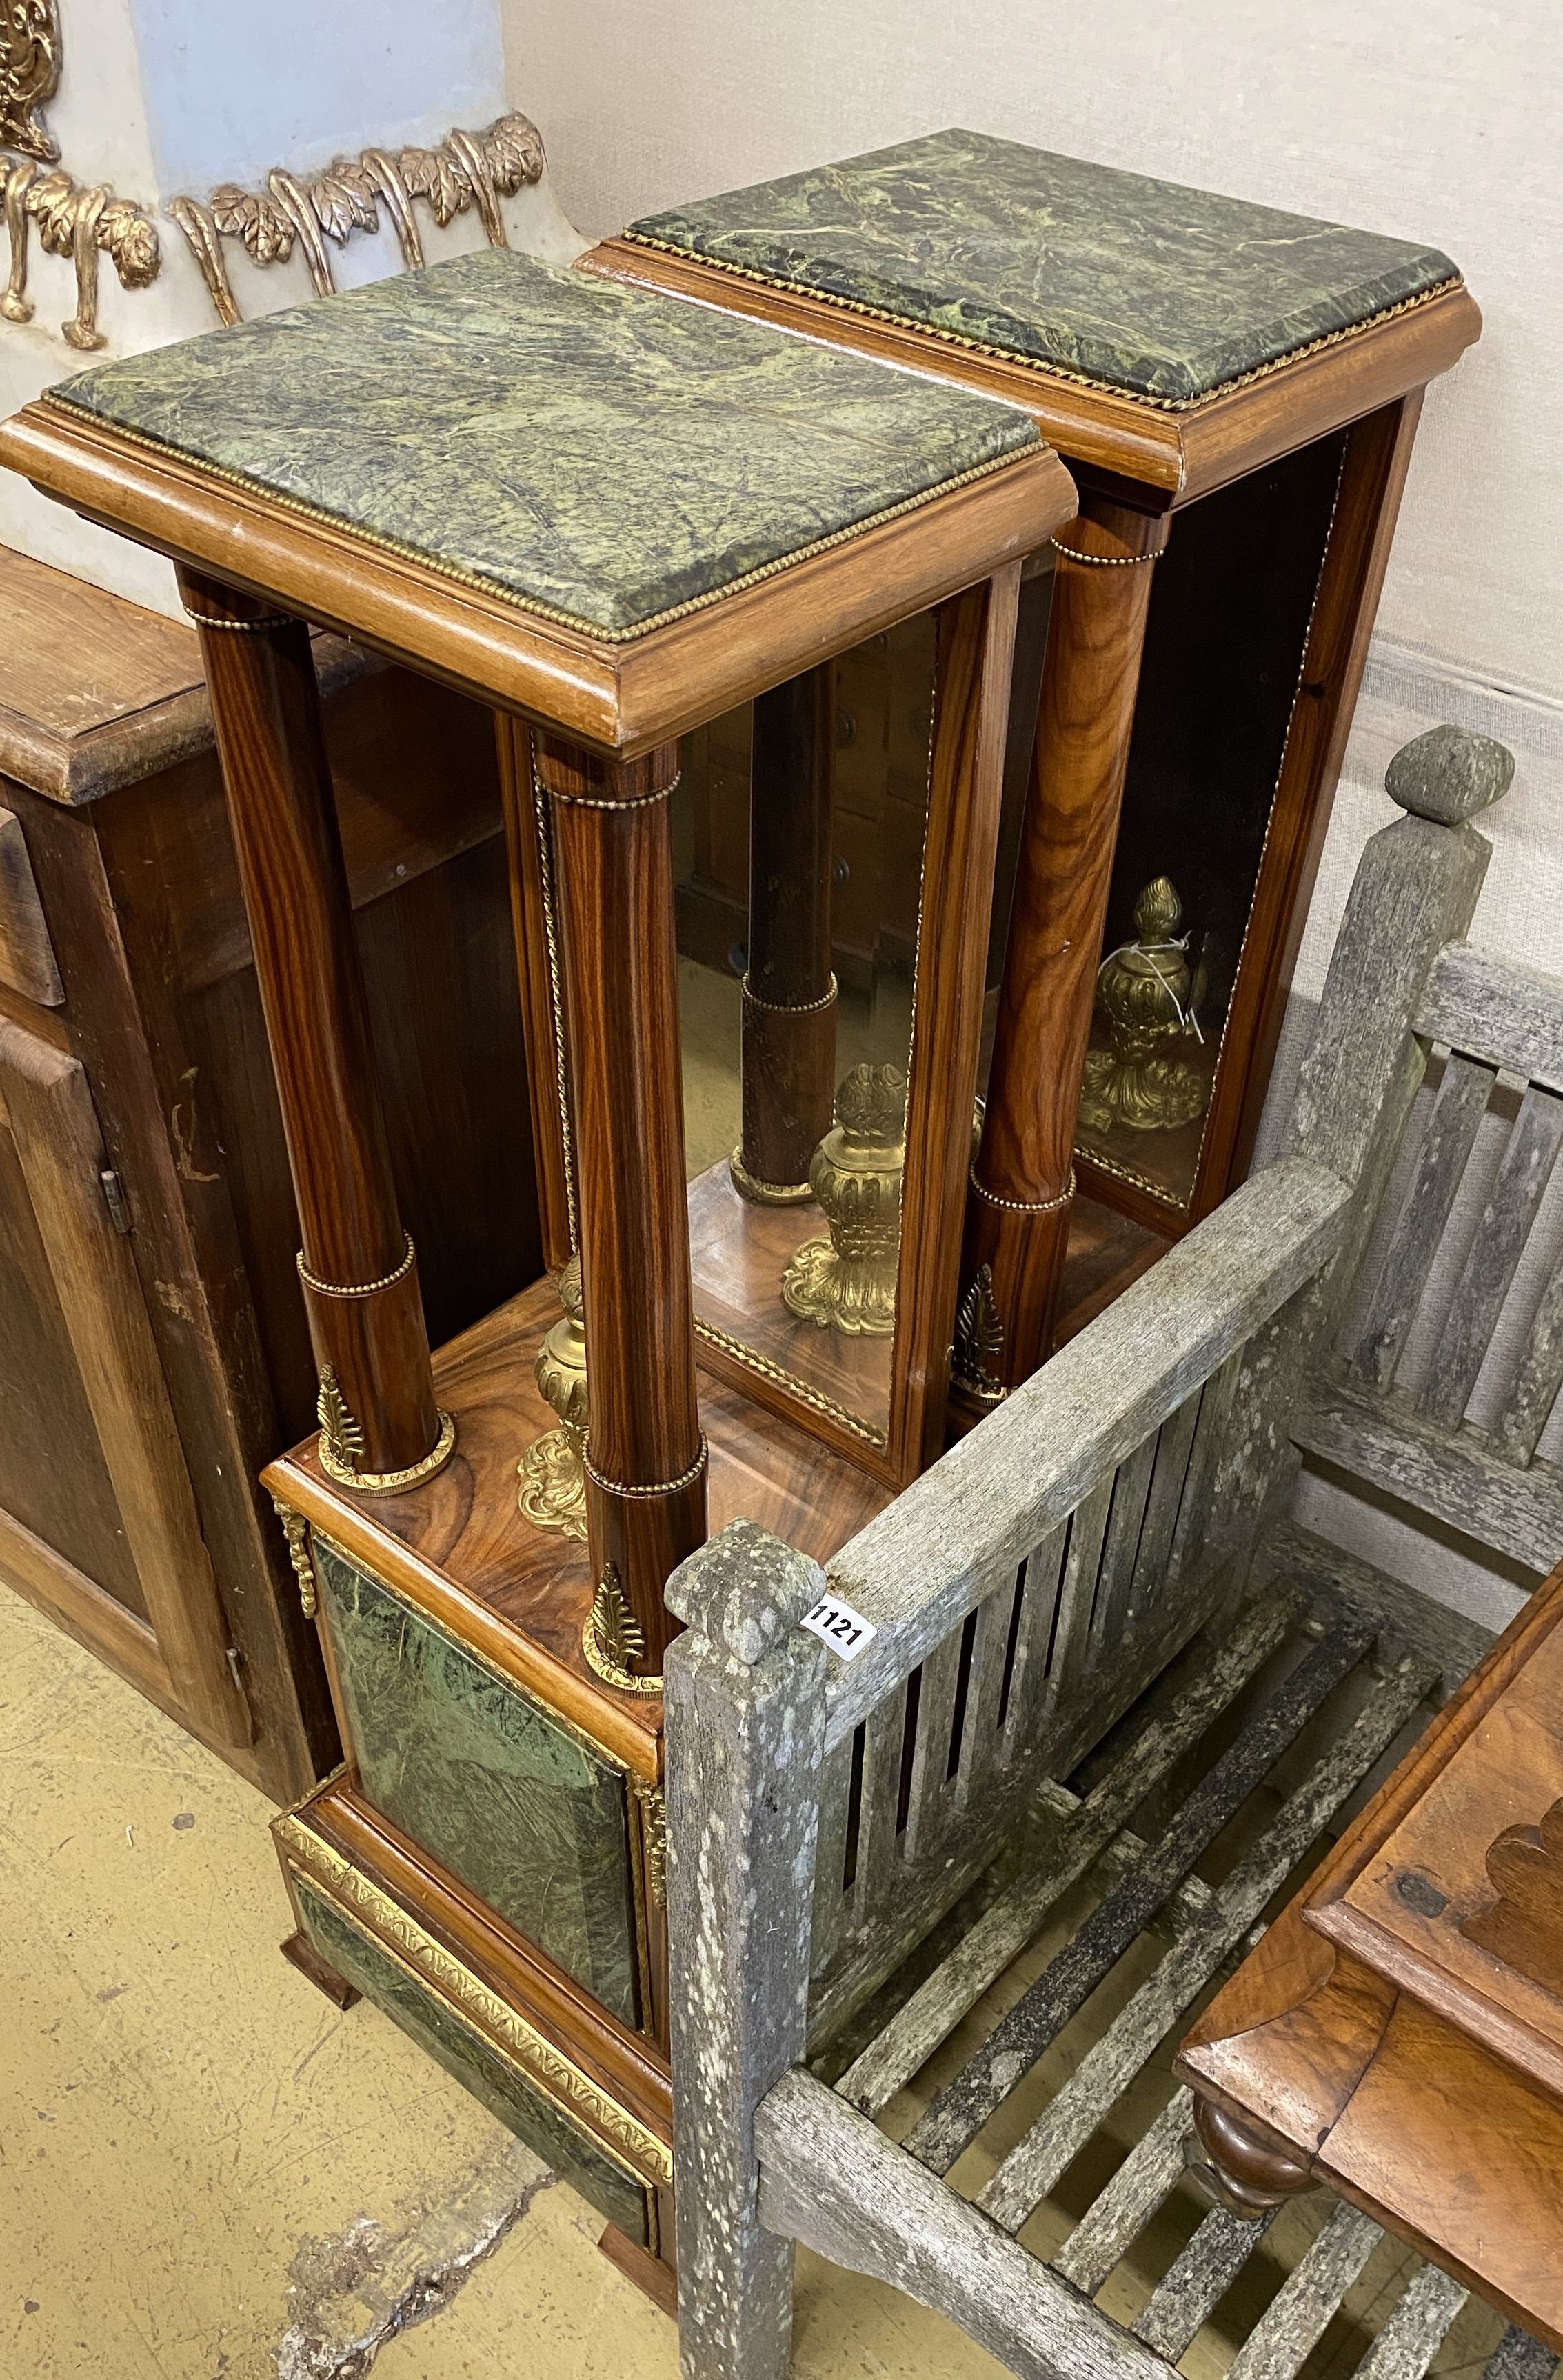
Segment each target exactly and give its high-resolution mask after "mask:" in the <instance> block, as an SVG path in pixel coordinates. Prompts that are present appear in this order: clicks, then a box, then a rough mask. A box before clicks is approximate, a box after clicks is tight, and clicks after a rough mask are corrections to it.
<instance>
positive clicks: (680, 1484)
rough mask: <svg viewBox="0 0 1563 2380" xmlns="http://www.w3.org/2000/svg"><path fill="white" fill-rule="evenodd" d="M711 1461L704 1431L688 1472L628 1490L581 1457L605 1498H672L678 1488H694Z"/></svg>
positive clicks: (590, 1461) (588, 1460)
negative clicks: (648, 1485) (605, 1476)
mask: <svg viewBox="0 0 1563 2380" xmlns="http://www.w3.org/2000/svg"><path fill="white" fill-rule="evenodd" d="M709 1459H710V1449H709V1446H708V1445H707V1443H706V1436H705V1432H704V1431H703V1430H702V1431H701V1433H700V1451H699V1453H698V1454H697V1456H696V1457H695V1460H694V1462H693V1463H691V1464H690V1466H689V1468H688V1470H687V1471H681V1472H680V1473H679V1475H678V1477H677V1478H676V1479H659V1480H658V1481H656V1482H655V1484H654V1485H653V1486H651V1487H649V1488H626V1487H624V1486H622V1485H621V1484H620V1482H619V1481H618V1480H617V1479H605V1478H604V1477H603V1475H602V1474H601V1472H600V1471H599V1470H598V1469H597V1467H596V1465H595V1464H594V1463H593V1462H592V1459H591V1456H590V1455H589V1454H585V1455H583V1456H582V1457H581V1463H582V1467H583V1468H584V1470H585V1472H586V1475H587V1477H588V1479H589V1480H590V1481H591V1484H592V1486H593V1487H594V1488H601V1490H602V1492H603V1494H604V1495H605V1496H671V1495H672V1494H673V1493H674V1491H675V1490H676V1489H677V1488H692V1487H693V1486H694V1484H695V1482H696V1480H697V1479H698V1477H699V1476H700V1474H701V1472H702V1471H703V1470H704V1469H705V1467H706V1464H707V1463H708V1462H709Z"/></svg>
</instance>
